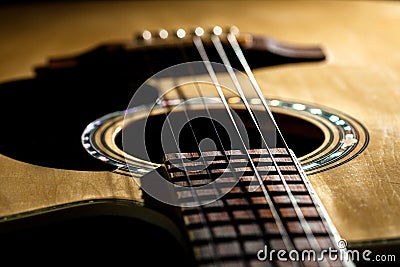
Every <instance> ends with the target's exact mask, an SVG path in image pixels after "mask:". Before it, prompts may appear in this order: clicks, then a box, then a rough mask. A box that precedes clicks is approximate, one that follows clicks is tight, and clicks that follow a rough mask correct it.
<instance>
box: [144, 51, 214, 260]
mask: <svg viewBox="0 0 400 267" xmlns="http://www.w3.org/2000/svg"><path fill="white" fill-rule="evenodd" d="M143 49H144V51H145V52H144V56H145V57H146V59H147V60H145V62H146V65H147V69H148V72H149V74H150V76H153V75H154V70H153V68H152V67H151V64H149V63H150V60H149V59H148V54H147V53H148V51H147V46H146V45H143ZM162 99H163V100H164V101H165V103H166V107H167V108H168V109H170V108H171V106H170V105H169V104H168V99H167V98H165V97H164V96H163V97H162ZM168 114H169V112H167V111H166V110H164V115H165V119H166V121H167V123H168V126H169V128H170V131H171V134H172V137H173V139H174V143H175V145H176V148H177V150H178V154H179V155H182V152H181V151H180V146H179V143H178V140H177V138H176V136H175V134H174V131H173V127H172V125H171V122H170V120H169V116H168ZM188 123H189V124H190V121H188ZM190 128H192V126H191V125H190ZM193 135H194V132H193ZM194 138H196V137H195V135H194ZM196 142H197V139H196ZM197 144H198V142H197ZM179 159H180V160H181V163H182V167H183V168H184V172H185V173H186V178H187V182H188V184H189V187H190V190H191V191H192V195H193V198H194V199H195V203H200V200H199V198H198V195H197V193H196V192H195V191H194V190H193V184H192V181H191V180H190V177H189V175H188V170H187V168H186V165H185V163H184V161H183V159H182V157H179ZM208 174H209V173H208ZM209 175H210V179H211V174H209ZM195 208H196V209H197V210H198V214H199V218H200V220H201V223H202V224H203V225H206V227H205V229H207V230H208V232H209V236H210V237H211V238H212V233H211V230H210V227H209V226H208V223H207V219H206V216H205V214H204V211H203V209H202V206H201V205H195ZM208 247H209V248H210V249H211V250H212V251H213V252H214V254H215V255H216V256H217V259H214V262H215V263H217V264H218V266H220V265H221V259H220V258H219V257H218V253H217V247H216V245H215V242H210V243H208Z"/></svg>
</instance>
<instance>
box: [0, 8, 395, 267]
mask: <svg viewBox="0 0 400 267" xmlns="http://www.w3.org/2000/svg"><path fill="white" fill-rule="evenodd" d="M210 5H211V6H212V8H210ZM22 10H23V11H24V12H23V14H24V17H23V18H22V20H21V21H20V22H18V23H17V24H13V25H11V26H10V27H7V28H1V29H0V32H1V34H2V36H7V37H8V39H7V38H6V39H5V40H3V42H2V43H1V44H0V56H1V59H2V62H3V63H2V64H1V66H0V79H1V81H2V84H1V85H0V98H1V100H0V101H1V104H2V108H1V111H2V113H1V115H0V116H1V117H2V120H3V123H4V127H3V130H2V132H3V133H2V134H1V136H2V139H3V140H2V141H1V142H0V153H1V154H0V235H1V238H2V239H1V240H6V242H2V248H3V247H4V249H5V250H4V251H10V252H16V251H23V253H22V254H24V255H30V256H34V255H38V254H37V253H38V252H40V251H42V249H46V250H48V251H51V253H53V255H57V256H59V257H67V255H70V256H71V255H80V256H87V257H85V259H87V260H88V261H92V260H93V261H94V260H95V257H98V254H99V252H101V253H103V254H102V255H103V257H104V258H109V259H112V260H115V261H117V260H119V259H125V260H126V259H132V258H135V259H137V257H139V256H143V258H144V260H145V261H147V262H148V263H149V264H151V263H153V264H165V263H171V264H172V263H173V262H175V260H176V259H177V257H182V258H181V259H180V261H179V262H180V263H182V265H183V266H186V265H187V264H189V263H188V262H190V256H183V255H189V254H190V253H188V248H187V247H186V245H185V241H184V239H185V237H184V236H182V234H181V233H180V228H179V226H178V225H176V223H175V222H174V220H173V218H170V217H168V216H165V214H163V213H165V212H163V210H162V209H160V210H158V209H157V208H153V206H152V205H146V204H143V203H146V194H144V192H143V191H142V190H141V188H140V186H139V185H138V184H137V183H136V182H135V180H134V179H132V176H131V174H130V173H129V172H127V171H121V170H118V169H117V168H115V166H113V165H110V164H106V163H104V162H101V161H100V160H98V159H96V158H94V157H92V156H91V155H89V153H87V151H85V149H84V147H83V146H82V144H81V135H82V133H83V132H84V130H85V127H86V126H87V125H88V124H89V123H91V122H94V121H95V120H97V119H99V118H101V117H102V116H104V115H106V114H111V113H112V112H115V111H121V110H124V108H126V107H127V106H128V104H129V100H130V99H131V97H132V90H130V89H131V88H133V87H135V86H138V85H140V83H141V82H142V81H144V79H146V78H148V77H143V76H141V77H140V78H141V79H142V80H140V79H139V78H137V77H136V76H133V77H128V78H127V77H125V76H124V77H123V79H121V80H116V79H115V77H117V76H110V77H112V78H110V79H107V78H104V77H103V76H102V75H98V73H96V72H95V71H94V72H93V73H91V74H90V75H91V76H90V77H89V78H88V77H87V76H86V77H83V76H73V75H72V76H71V75H70V76H68V75H65V74H63V75H61V76H57V77H56V76H51V75H50V76H49V73H50V74H51V73H52V72H51V71H50V72H49V73H47V72H45V71H46V69H45V68H42V67H39V66H47V65H46V64H48V65H50V64H49V62H47V61H46V60H47V59H48V58H49V57H51V56H53V55H57V56H58V55H67V54H78V53H81V52H82V51H88V49H89V48H93V47H95V46H96V45H98V44H99V43H102V42H103V41H108V40H119V39H126V36H128V37H129V36H131V35H132V33H133V32H140V31H142V30H144V29H149V28H150V29H158V28H160V27H163V28H166V29H169V28H171V29H175V28H177V27H183V28H185V27H187V28H191V27H194V26H198V25H204V24H205V23H206V25H204V26H207V25H209V24H210V23H211V24H212V25H225V24H228V25H230V24H234V25H236V26H238V27H239V29H240V30H241V31H243V32H248V33H254V34H259V35H266V36H272V37H274V38H276V39H278V40H285V41H288V42H289V43H292V44H299V45H303V44H308V45H309V44H312V45H316V46H320V47H321V48H322V51H323V52H324V54H325V56H326V58H325V59H324V60H316V62H304V63H294V62H293V63H292V64H280V65H276V66H270V65H268V64H265V65H264V67H260V66H257V68H254V69H253V72H254V75H255V78H256V79H257V81H258V84H259V85H260V87H261V89H262V90H263V94H264V95H265V97H266V98H267V99H269V100H275V102H269V103H278V102H279V101H280V102H279V103H288V106H286V107H285V106H284V104H282V105H283V106H279V105H275V107H272V111H273V113H274V114H275V115H276V116H277V118H278V120H279V121H280V122H283V125H282V126H281V127H282V130H283V133H284V134H285V133H287V135H288V141H290V142H289V144H292V143H293V144H297V145H298V146H299V148H298V150H297V151H296V150H295V149H294V152H295V153H296V154H297V156H298V158H299V161H300V164H302V165H303V166H305V168H306V169H305V171H306V174H307V176H308V179H309V181H310V183H311V184H312V186H313V188H314V190H315V192H316V194H317V195H318V197H319V198H320V200H321V202H322V204H323V206H324V207H325V209H326V212H327V214H329V216H330V218H331V220H332V223H333V225H334V226H335V227H336V229H337V231H338V233H339V234H340V236H341V238H342V239H344V240H346V241H347V243H348V248H356V249H360V250H362V249H371V250H374V253H375V254H377V253H381V254H387V255H388V254H390V255H395V254H396V255H397V253H398V246H399V245H398V244H399V242H400V241H399V240H400V223H399V222H400V210H399V208H398V207H399V204H400V186H399V185H400V170H399V168H398V162H399V160H400V156H399V153H398V152H397V151H398V150H400V142H399V140H400V134H399V133H400V115H399V106H398V103H399V102H400V91H399V89H400V52H399V49H398V47H399V45H400V37H399V36H400V30H399V28H398V27H396V26H397V25H399V22H400V4H398V3H396V2H349V3H346V2H340V3H336V2H326V3H322V2H301V3H300V2H297V1H293V2H287V1H284V2H278V1H276V2H273V1H270V2H269V1H267V2H250V3H247V2H235V1H234V2H232V3H228V2H225V1H221V2H216V3H211V2H210V3H209V2H204V3H201V2H193V3H190V2H174V3H169V2H167V1H165V2H164V1H161V2H157V3H155V2H121V3H111V2H110V3H71V4H56V5H51V4H38V5H21V6H12V5H9V6H5V7H4V8H3V9H2V10H0V14H1V15H0V21H1V22H2V24H3V25H9V24H10V23H11V21H12V19H11V18H12V17H13V16H16V15H17V14H19V12H20V11H22ZM41 13H45V14H44V15H43V16H42V15H39V14H41ZM149 14H151V16H150V15H149ZM39 17H40V20H39V19H38V18H39ZM63 17H65V19H64V20H60V18H63ZM232 18H235V19H234V20H233V19H232ZM54 21H58V24H54ZM41 38H43V39H41ZM26 40H29V42H30V43H29V44H27V43H28V41H26ZM27 46H29V49H27ZM136 63H137V62H136ZM137 65H139V66H140V63H139V64H137ZM271 65H272V64H271ZM34 67H38V68H37V69H36V72H35V69H34ZM138 70H140V68H139V69H138ZM41 71H42V72H41ZM43 71H44V72H43ZM54 73H57V72H54ZM72 73H73V72H72ZM73 74H74V73H73ZM74 75H75V74H74ZM99 76H101V77H99ZM136 79H137V80H136ZM132 81H134V82H132ZM139 81H140V82H139ZM135 82H136V84H135ZM86 88H91V89H87V90H85V89H86ZM93 88H97V89H96V90H95V89H93ZM120 88H125V89H126V88H128V89H129V90H119V89H120ZM97 94H98V96H97ZM151 97H154V95H151V93H150V98H151ZM277 101H278V102H277ZM139 104H140V103H139ZM293 104H301V105H305V106H306V107H308V108H309V109H308V110H311V109H313V108H317V109H321V110H323V111H324V112H325V111H326V113H327V114H330V115H334V116H339V117H341V116H342V117H341V118H343V119H344V120H345V121H346V122H348V123H349V125H351V126H352V127H353V128H354V130H355V132H356V133H357V134H358V141H359V144H357V146H355V147H354V150H351V151H349V152H348V154H346V156H343V157H341V158H339V159H338V160H337V161H336V162H333V163H326V164H325V165H324V166H323V167H321V168H313V167H312V166H313V165H312V164H313V163H316V162H317V163H319V161H318V160H319V157H318V155H316V156H315V159H314V158H313V157H311V156H310V155H313V151H316V150H318V149H321V147H322V146H323V145H325V146H326V147H327V150H329V149H330V148H332V147H335V145H337V144H340V142H341V141H343V140H344V139H343V140H342V139H340V135H339V134H340V133H341V131H342V129H341V128H337V127H336V126H337V125H339V124H336V126H335V121H332V120H331V122H329V116H327V119H325V120H324V119H323V118H317V119H316V121H318V122H315V121H313V118H314V117H313V116H314V115H315V114H314V115H313V114H311V113H310V114H308V113H307V112H306V111H305V110H302V109H299V108H298V107H299V106H293ZM289 105H292V106H291V107H292V108H288V107H289ZM293 107H294V108H293ZM296 107H297V108H296ZM306 113H307V114H306ZM288 118H289V119H288ZM290 118H294V119H292V120H291V121H290ZM298 120H300V121H303V122H304V123H305V124H306V125H307V126H304V125H303V128H301V125H300V126H298V127H300V128H297V129H301V130H298V131H297V133H296V131H293V133H292V132H290V131H291V130H290V128H291V127H289V126H290V125H295V124H294V123H295V122H296V123H297V122H298ZM285 123H287V124H286V126H285ZM290 123H293V124H290ZM310 123H311V124H310ZM300 124H301V123H300ZM72 125H74V127H72ZM296 125H297V124H296ZM320 125H322V126H320ZM323 125H325V126H323ZM339 126H340V125H339ZM296 127H297V126H296ZM307 127H308V128H307ZM335 127H336V128H335ZM307 129H309V130H310V134H307ZM318 129H319V130H318ZM332 129H333V130H332ZM335 129H336V130H335ZM335 131H336V132H337V133H338V135H337V136H335V135H334V134H333V135H329V132H333V133H335ZM299 132H300V133H299ZM321 133H322V134H321ZM329 138H331V139H332V140H336V141H331V143H329V144H328V145H327V143H326V142H328V141H327V140H328V139H329ZM335 138H336V139H335ZM296 139H299V140H308V141H309V139H312V140H311V141H313V140H314V142H316V143H315V144H314V146H313V147H312V148H310V147H308V148H307V147H306V148H302V147H300V144H301V142H302V141H298V142H297V143H296ZM315 140H316V141H315ZM41 142H43V144H44V143H46V145H41ZM324 142H325V143H324ZM335 142H336V143H335ZM319 153H320V152H319ZM326 153H330V152H326ZM333 153H334V152H332V153H331V154H333ZM346 153H347V152H346ZM320 154H323V153H322V152H321V153H320ZM331 154H329V155H331ZM324 155H325V154H324ZM310 158H311V160H310ZM40 241H41V242H40ZM126 242H127V243H126ZM70 243H72V245H69V244H70ZM55 244H56V245H55ZM67 244H68V245H67ZM127 244H128V245H127ZM88 249H89V250H90V251H91V252H90V253H87V251H88ZM149 251H150V252H149ZM111 252H113V253H111ZM128 253H129V255H128V256H127V254H128ZM116 254H118V255H119V256H118V257H115V255H116ZM8 255H11V254H8ZM108 255H113V256H111V257H108ZM6 256H7V255H6ZM10 258H12V257H10ZM70 259H71V258H70ZM73 259H74V260H75V259H76V258H75V257H73ZM74 260H72V261H74ZM97 260H98V259H97Z"/></svg>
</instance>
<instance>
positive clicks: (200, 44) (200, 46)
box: [193, 36, 298, 264]
mask: <svg viewBox="0 0 400 267" xmlns="http://www.w3.org/2000/svg"><path fill="white" fill-rule="evenodd" d="M193 41H194V43H195V45H196V47H197V49H198V52H199V53H200V55H201V57H202V59H203V61H204V64H205V66H206V68H207V70H208V72H209V75H210V76H211V79H212V80H213V82H214V84H215V87H216V89H217V91H218V94H219V95H220V98H221V100H222V102H223V104H224V106H225V109H226V111H227V112H228V115H229V117H230V118H231V121H232V124H233V125H234V128H235V130H236V131H237V133H238V135H239V136H240V132H239V129H238V127H237V125H236V122H235V121H234V118H233V116H232V113H231V110H230V107H229V105H228V103H227V101H226V98H225V96H224V93H223V92H222V89H221V87H220V85H219V82H218V78H217V76H216V74H215V72H214V69H213V68H212V65H211V63H210V61H209V58H208V55H207V53H206V51H205V49H204V45H203V42H202V40H201V38H200V37H199V36H194V37H193ZM240 138H241V141H242V144H243V147H244V150H245V154H246V156H247V158H248V159H249V161H250V164H251V167H252V169H253V171H254V174H255V176H256V178H257V180H258V183H259V184H260V187H261V189H262V191H263V194H264V196H265V198H266V200H267V202H268V205H269V207H270V209H271V213H272V214H273V216H274V218H275V221H276V222H277V226H278V229H279V232H280V233H281V235H282V238H283V241H284V243H285V245H286V246H287V248H289V249H294V245H293V243H292V241H291V239H290V238H289V234H288V233H287V231H286V229H285V227H284V224H283V222H282V220H281V218H280V216H279V213H278V211H277V209H276V207H275V205H274V203H273V201H272V199H271V196H270V195H269V193H268V191H267V189H266V187H265V185H264V183H263V179H262V178H261V175H260V174H259V172H258V170H257V168H256V166H255V164H254V161H253V160H252V158H251V156H250V154H249V152H248V150H247V149H246V146H245V143H244V141H243V139H242V137H241V136H240ZM271 156H272V155H271ZM296 264H298V263H296Z"/></svg>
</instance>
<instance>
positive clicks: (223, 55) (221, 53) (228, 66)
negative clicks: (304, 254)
mask: <svg viewBox="0 0 400 267" xmlns="http://www.w3.org/2000/svg"><path fill="white" fill-rule="evenodd" d="M211 41H212V42H213V44H214V46H215V48H216V50H217V52H218V54H219V56H220V58H221V60H222V62H223V63H224V66H225V68H226V70H227V71H228V74H229V76H230V77H231V79H232V81H233V83H234V85H235V88H236V90H237V91H238V93H239V95H240V98H241V99H242V101H243V103H244V105H245V107H246V109H247V110H248V112H249V115H250V117H251V119H252V120H253V123H254V125H255V126H256V128H257V131H258V133H259V134H260V137H261V139H262V141H263V143H264V144H265V145H266V148H267V151H268V154H269V155H270V157H271V160H274V158H273V154H272V152H271V151H270V149H269V147H268V145H267V142H266V141H265V138H264V135H263V134H262V131H261V129H260V127H259V125H258V122H257V120H256V118H255V117H254V114H253V112H252V110H251V108H250V105H249V103H248V101H247V97H246V96H245V94H244V92H243V89H242V88H241V85H240V83H239V81H238V79H237V76H236V74H235V73H234V71H233V68H232V66H231V63H230V61H229V59H228V57H227V55H226V53H225V50H224V48H223V46H222V43H221V41H220V39H219V37H218V36H217V35H215V34H212V35H211ZM274 167H275V168H276V169H277V171H278V170H279V167H278V166H277V165H275V166H274ZM278 174H279V173H278ZM267 194H268V193H267ZM268 195H269V194H268ZM269 199H270V197H269ZM267 201H268V204H269V205H270V206H271V212H272V214H273V216H274V218H276V219H275V220H276V221H277V222H278V223H279V225H280V226H281V228H282V231H283V236H282V237H283V241H284V243H285V245H286V247H287V248H288V249H289V250H293V249H294V244H293V242H292V241H291V239H290V237H289V234H288V232H287V230H286V228H285V227H284V223H283V222H282V219H281V217H280V215H279V213H278V211H277V208H276V207H275V205H274V203H273V202H272V199H270V200H268V199H267Z"/></svg>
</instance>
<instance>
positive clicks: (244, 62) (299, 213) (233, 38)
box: [227, 33, 329, 265]
mask: <svg viewBox="0 0 400 267" xmlns="http://www.w3.org/2000/svg"><path fill="white" fill-rule="evenodd" d="M227 38H228V41H229V43H230V44H231V46H232V48H233V50H234V52H235V54H236V56H237V57H238V59H239V61H240V63H241V64H242V66H243V68H244V69H245V72H246V73H247V75H248V77H249V79H250V81H251V83H252V85H253V88H254V89H255V91H256V93H257V95H258V96H259V98H260V100H261V102H262V103H263V106H264V108H265V109H266V111H267V113H268V114H269V116H270V118H271V119H272V122H273V123H274V126H275V128H276V130H277V132H278V134H279V136H280V138H281V139H282V142H283V144H284V147H285V148H286V150H287V151H288V153H289V154H290V152H289V147H288V145H287V144H286V141H285V140H284V138H283V135H282V133H281V131H280V130H279V127H278V124H277V123H276V121H275V119H274V117H273V115H272V112H271V110H270V109H269V107H268V104H267V103H266V100H265V98H264V95H263V94H262V91H261V89H260V87H259V86H258V83H257V81H256V79H255V77H254V75H253V72H252V71H251V68H250V66H249V65H248V63H247V60H246V59H245V57H244V55H243V52H242V50H241V48H240V46H239V44H238V42H237V40H236V36H235V35H234V34H232V33H228V34H227ZM244 101H246V100H244ZM255 123H256V122H255ZM267 150H269V148H268V146H267ZM270 155H271V157H272V154H270ZM290 156H291V157H292V158H293V161H295V159H294V156H293V155H291V154H290ZM273 162H274V165H275V167H276V168H277V163H276V162H275V161H274V160H273ZM296 168H297V169H298V171H299V172H300V169H299V166H297V165H296ZM277 171H278V173H280V170H279V169H278V168H277ZM280 176H281V174H280ZM282 182H283V184H284V186H285V188H286V190H287V192H288V194H289V198H290V200H291V201H292V205H293V207H294V208H295V211H296V214H297V216H298V217H299V220H300V222H301V225H302V227H303V228H304V229H305V231H306V232H307V233H306V235H307V239H308V240H309V242H310V244H311V246H312V247H314V248H317V250H318V251H320V250H321V247H320V246H319V244H318V242H317V240H316V238H315V237H314V235H313V233H312V231H311V228H310V226H309V224H308V222H307V221H306V220H305V218H304V215H303V213H302V211H301V209H300V208H299V206H298V204H297V201H296V198H295V197H294V196H293V194H292V193H291V190H290V188H289V186H288V185H287V183H286V181H285V180H284V179H282ZM321 263H323V264H324V265H326V264H327V265H329V263H327V262H326V259H324V261H322V262H321Z"/></svg>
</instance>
